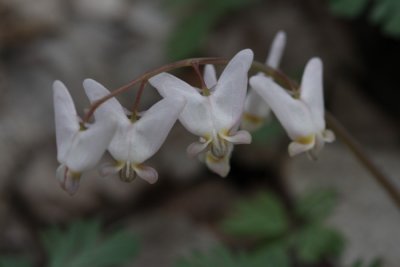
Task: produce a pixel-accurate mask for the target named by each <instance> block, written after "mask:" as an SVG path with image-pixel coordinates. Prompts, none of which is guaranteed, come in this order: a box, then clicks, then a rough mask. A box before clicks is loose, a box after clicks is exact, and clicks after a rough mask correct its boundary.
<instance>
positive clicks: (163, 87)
mask: <svg viewBox="0 0 400 267" xmlns="http://www.w3.org/2000/svg"><path fill="white" fill-rule="evenodd" d="M149 82H150V83H151V85H153V86H154V87H155V88H156V89H157V91H158V92H159V93H160V94H161V95H162V96H163V97H167V96H182V97H184V98H185V99H186V101H187V104H186V106H185V108H184V109H183V111H182V113H181V114H180V116H179V121H180V122H181V123H182V125H183V126H184V127H185V128H186V129H187V130H188V131H190V132H191V133H193V134H195V135H198V136H203V137H204V136H205V135H207V134H208V133H209V132H211V131H212V129H213V126H212V123H211V115H210V112H211V111H210V104H209V99H208V97H205V96H202V95H201V94H200V93H199V92H198V91H197V90H196V89H195V88H193V87H192V86H190V85H189V84H187V83H186V82H184V81H182V80H180V79H178V78H177V77H175V76H173V75H171V74H168V73H161V74H158V75H156V76H154V77H152V78H150V79H149Z"/></svg>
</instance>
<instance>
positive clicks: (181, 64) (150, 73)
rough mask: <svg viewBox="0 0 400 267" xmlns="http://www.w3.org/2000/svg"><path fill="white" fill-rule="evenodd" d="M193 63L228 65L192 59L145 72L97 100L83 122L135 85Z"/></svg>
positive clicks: (214, 61)
mask: <svg viewBox="0 0 400 267" xmlns="http://www.w3.org/2000/svg"><path fill="white" fill-rule="evenodd" d="M193 62H197V63H198V64H201V65H204V64H217V65H220V64H222V65H224V64H227V62H228V61H227V60H226V59H223V58H190V59H184V60H180V61H177V62H173V63H171V64H167V65H164V66H162V67H159V68H157V69H154V70H150V71H148V72H145V73H144V74H142V75H141V76H139V77H138V78H136V79H134V80H132V81H131V82H129V83H128V84H126V85H124V86H122V87H120V88H118V89H116V90H114V91H112V92H111V94H109V95H107V96H105V97H103V98H100V99H99V100H97V101H96V102H94V103H93V104H92V105H91V106H90V109H89V111H88V112H87V113H86V114H85V116H84V118H83V122H84V123H87V122H89V120H90V118H91V117H92V116H93V113H94V111H95V110H96V109H97V108H98V107H99V106H100V105H101V104H103V103H104V102H106V101H107V100H108V99H110V98H113V97H115V96H117V95H119V94H122V93H124V92H126V91H128V90H129V89H130V88H131V87H132V86H134V85H135V84H137V83H139V82H142V81H144V80H146V81H147V80H148V79H150V78H151V77H153V76H155V75H157V74H160V73H161V72H166V71H171V70H174V69H178V68H183V67H192V65H193Z"/></svg>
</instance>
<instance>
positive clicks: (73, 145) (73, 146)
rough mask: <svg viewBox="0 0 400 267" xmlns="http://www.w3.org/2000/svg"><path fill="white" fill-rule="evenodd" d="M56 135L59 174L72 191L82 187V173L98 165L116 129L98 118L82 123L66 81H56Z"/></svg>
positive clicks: (58, 176) (70, 191)
mask: <svg viewBox="0 0 400 267" xmlns="http://www.w3.org/2000/svg"><path fill="white" fill-rule="evenodd" d="M53 92H54V111H55V125H56V139H57V159H58V161H59V162H60V163H61V165H60V166H59V167H58V169H57V175H56V176H57V178H58V180H59V181H60V183H61V186H62V187H63V189H64V190H66V191H67V192H68V193H69V194H71V195H72V194H74V193H75V192H76V191H77V190H78V187H79V180H80V176H81V173H82V172H83V171H86V170H90V169H92V168H94V167H95V166H96V164H97V163H98V162H99V160H100V158H101V156H102V155H103V153H104V152H105V150H106V149H107V146H108V144H109V143H110V141H111V138H112V137H113V135H114V133H115V124H113V123H112V122H109V121H106V120H96V122H95V123H94V124H91V125H82V124H81V123H80V118H79V117H78V115H77V113H76V109H75V105H74V102H73V100H72V98H71V95H70V94H69V92H68V90H67V88H66V87H65V85H64V84H63V83H62V82H60V81H55V82H54V84H53Z"/></svg>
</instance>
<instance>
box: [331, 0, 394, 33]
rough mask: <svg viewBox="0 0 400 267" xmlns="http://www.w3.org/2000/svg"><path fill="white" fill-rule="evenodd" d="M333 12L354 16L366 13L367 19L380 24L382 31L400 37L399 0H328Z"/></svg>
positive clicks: (349, 16)
mask: <svg viewBox="0 0 400 267" xmlns="http://www.w3.org/2000/svg"><path fill="white" fill-rule="evenodd" d="M329 2H330V6H331V10H332V12H333V13H334V14H337V15H340V16H344V17H348V18H355V17H357V16H360V15H361V14H363V13H365V12H366V13H367V14H368V17H369V20H370V21H371V22H372V23H374V24H376V25H380V27H381V28H382V30H383V32H384V33H386V34H388V35H391V36H394V37H400V1H399V0H329Z"/></svg>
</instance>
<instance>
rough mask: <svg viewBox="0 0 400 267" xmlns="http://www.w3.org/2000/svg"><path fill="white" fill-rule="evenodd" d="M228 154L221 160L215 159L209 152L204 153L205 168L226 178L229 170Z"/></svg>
mask: <svg viewBox="0 0 400 267" xmlns="http://www.w3.org/2000/svg"><path fill="white" fill-rule="evenodd" d="M229 160H230V153H228V154H227V155H225V156H224V157H223V158H218V159H217V158H215V157H214V156H213V155H212V154H211V153H210V152H207V153H206V160H205V161H206V164H207V167H208V168H209V169H210V170H211V171H213V172H215V173H216V174H218V175H219V176H221V177H226V176H227V175H228V173H229V171H230V169H231V166H230V163H229Z"/></svg>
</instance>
